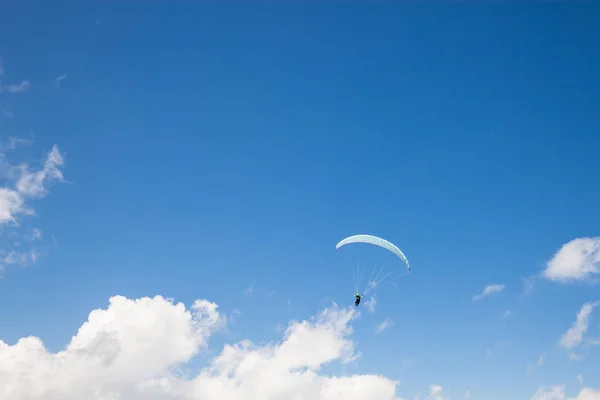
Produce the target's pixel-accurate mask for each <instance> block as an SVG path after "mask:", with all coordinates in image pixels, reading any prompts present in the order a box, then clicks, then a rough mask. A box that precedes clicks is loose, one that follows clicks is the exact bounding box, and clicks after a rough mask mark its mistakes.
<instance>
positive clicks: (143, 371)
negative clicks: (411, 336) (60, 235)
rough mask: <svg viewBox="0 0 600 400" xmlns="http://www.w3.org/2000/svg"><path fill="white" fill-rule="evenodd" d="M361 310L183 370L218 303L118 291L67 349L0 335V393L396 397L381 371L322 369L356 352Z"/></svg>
mask: <svg viewBox="0 0 600 400" xmlns="http://www.w3.org/2000/svg"><path fill="white" fill-rule="evenodd" d="M356 315H357V314H355V311H354V310H353V309H352V308H347V309H340V308H338V307H337V306H333V307H331V308H327V309H325V310H323V311H322V312H321V313H319V314H318V315H317V316H316V317H314V318H311V319H309V320H305V321H301V322H298V321H293V322H291V323H290V324H289V326H288V327H287V329H286V331H285V333H284V336H283V339H282V340H281V341H279V342H274V343H268V344H262V345H255V344H253V343H252V342H250V341H248V340H242V341H240V342H238V343H234V344H227V345H225V346H224V348H223V349H222V351H221V352H220V354H218V355H217V356H216V357H214V358H213V359H211V360H210V361H209V362H208V365H206V366H204V367H203V368H202V369H201V370H200V371H199V372H198V373H196V374H190V373H183V372H181V371H183V370H184V369H185V366H186V365H187V362H189V361H190V360H192V359H193V358H194V356H196V355H197V354H198V353H199V352H200V351H201V350H202V349H203V348H205V347H206V346H207V342H208V339H209V338H210V335H211V334H213V333H214V332H216V331H218V330H220V329H222V328H223V327H224V324H223V323H224V320H223V317H222V315H221V314H220V313H219V311H218V307H217V305H216V304H214V303H211V302H209V301H206V300H197V301H196V302H195V303H194V304H193V306H192V307H191V308H190V309H189V310H188V309H186V307H185V306H184V305H183V304H182V303H177V304H175V303H174V302H173V301H172V300H169V299H165V298H163V297H161V296H156V297H154V298H141V299H137V300H131V299H127V298H125V297H122V296H115V297H112V298H111V299H110V303H109V306H108V307H107V308H106V309H99V310H94V311H92V312H91V313H90V314H89V317H88V320H87V322H85V323H84V324H83V325H82V326H81V328H80V329H79V331H78V332H77V334H76V335H75V336H74V337H73V338H72V339H71V341H70V342H69V344H68V345H67V346H66V348H65V349H64V350H62V351H59V352H56V353H52V352H49V351H48V350H47V349H46V348H45V347H44V344H43V342H42V341H41V339H39V338H37V337H25V338H22V339H20V340H19V341H18V342H17V343H16V344H14V345H9V344H7V343H4V342H2V341H0V381H3V382H5V383H9V384H0V398H3V399H4V398H6V399H11V400H29V399H36V400H59V399H60V400H70V399H73V400H75V399H77V400H79V399H83V398H89V399H110V400H113V399H114V400H125V399H127V400H247V399H257V400H262V399H265V400H267V399H268V400H284V399H285V400H288V399H297V400H301V399H311V400H337V399H345V400H352V399H357V400H358V399H360V400H369V399H371V400H394V399H397V398H396V397H395V392H396V385H397V382H395V381H394V380H391V379H388V378H385V377H383V376H379V375H352V376H330V375H325V374H322V373H320V371H321V369H322V368H323V366H325V365H327V364H330V363H332V362H335V361H338V362H342V363H343V362H349V361H351V360H352V359H354V358H355V357H356V355H355V348H354V343H353V342H352V340H350V338H349V336H350V335H351V333H352V327H351V321H352V320H353V319H354V318H355V317H356ZM432 393H434V391H433V390H432ZM434 394H435V395H436V396H437V395H439V393H438V392H435V393H434ZM439 398H440V397H431V399H436V400H437V399H439Z"/></svg>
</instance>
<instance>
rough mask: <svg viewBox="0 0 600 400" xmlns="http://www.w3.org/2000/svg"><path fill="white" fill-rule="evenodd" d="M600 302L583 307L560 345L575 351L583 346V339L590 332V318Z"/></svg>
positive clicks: (586, 304)
mask: <svg viewBox="0 0 600 400" xmlns="http://www.w3.org/2000/svg"><path fill="white" fill-rule="evenodd" d="M599 304H600V301H595V302H588V303H585V304H584V305H583V306H581V309H580V310H579V312H578V313H577V318H576V319H575V322H574V323H573V325H572V326H571V328H569V330H568V331H566V332H565V333H564V334H563V335H562V337H561V338H560V345H561V346H562V347H564V348H565V349H573V348H575V347H578V346H579V345H581V343H582V341H583V337H584V335H585V333H586V332H587V330H588V325H589V320H590V316H591V314H592V311H594V308H596V306H598V305H599Z"/></svg>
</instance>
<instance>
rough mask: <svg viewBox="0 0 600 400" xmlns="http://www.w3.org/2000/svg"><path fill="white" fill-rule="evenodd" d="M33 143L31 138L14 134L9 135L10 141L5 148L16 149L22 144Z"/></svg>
mask: <svg viewBox="0 0 600 400" xmlns="http://www.w3.org/2000/svg"><path fill="white" fill-rule="evenodd" d="M32 143H33V140H31V139H25V138H19V137H14V136H9V137H8V143H6V144H5V145H4V146H3V148H4V149H5V150H15V149H17V148H18V147H20V146H29V145H30V144H32Z"/></svg>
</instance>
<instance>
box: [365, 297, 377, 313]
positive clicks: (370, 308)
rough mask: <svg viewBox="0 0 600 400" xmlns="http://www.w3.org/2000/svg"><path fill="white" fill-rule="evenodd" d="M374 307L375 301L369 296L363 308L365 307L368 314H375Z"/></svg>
mask: <svg viewBox="0 0 600 400" xmlns="http://www.w3.org/2000/svg"><path fill="white" fill-rule="evenodd" d="M376 305H377V299H376V298H375V296H371V297H369V298H368V299H367V300H366V301H365V307H366V309H367V311H368V312H370V313H374V312H375V306H376Z"/></svg>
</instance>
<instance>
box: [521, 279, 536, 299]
mask: <svg viewBox="0 0 600 400" xmlns="http://www.w3.org/2000/svg"><path fill="white" fill-rule="evenodd" d="M535 278H536V277H535V276H530V277H528V278H524V279H523V292H524V293H525V295H526V296H529V295H530V294H531V292H532V291H533V286H534V285H535Z"/></svg>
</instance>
